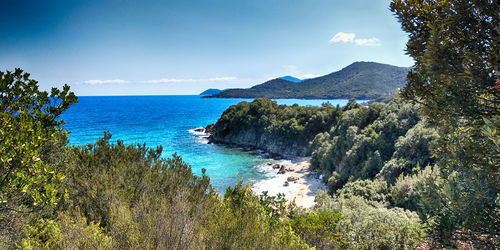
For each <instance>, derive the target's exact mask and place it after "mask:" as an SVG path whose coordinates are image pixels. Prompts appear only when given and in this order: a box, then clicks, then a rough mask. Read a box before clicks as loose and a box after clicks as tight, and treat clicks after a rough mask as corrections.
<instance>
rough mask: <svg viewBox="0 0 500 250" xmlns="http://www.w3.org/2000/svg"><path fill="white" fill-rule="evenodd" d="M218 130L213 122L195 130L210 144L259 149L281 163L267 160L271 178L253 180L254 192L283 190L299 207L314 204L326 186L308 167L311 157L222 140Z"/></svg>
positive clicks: (289, 199) (308, 206)
mask: <svg viewBox="0 0 500 250" xmlns="http://www.w3.org/2000/svg"><path fill="white" fill-rule="evenodd" d="M215 129H216V125H215V124H210V125H207V126H206V127H205V128H197V129H194V131H195V132H197V133H204V134H205V136H208V140H209V142H208V143H215V144H221V145H224V146H230V147H239V148H242V149H243V150H247V151H251V150H260V151H261V153H260V154H261V156H262V157H264V158H268V159H270V160H278V162H268V163H267V164H265V166H263V168H264V169H263V171H265V172H269V173H270V174H271V178H270V179H268V180H264V181H260V182H257V183H254V184H253V186H252V189H253V190H254V192H255V193H257V194H260V193H262V192H264V191H267V192H268V194H269V195H277V194H278V193H283V194H285V198H286V199H287V200H288V202H289V203H292V202H295V204H296V205H297V206H299V207H303V208H310V207H312V206H314V204H315V201H314V197H315V195H316V193H317V191H318V190H325V189H326V185H325V184H324V183H323V181H322V180H321V179H322V178H321V177H322V176H321V175H319V174H318V173H316V172H313V171H311V170H310V169H309V166H310V163H309V159H310V158H309V157H304V156H303V155H301V156H296V155H295V156H292V155H286V154H285V155H284V154H279V153H276V152H269V151H268V150H266V148H260V147H256V146H254V145H248V144H240V143H234V142H227V141H220V140H217V139H216V138H214V136H213V135H214V133H215Z"/></svg>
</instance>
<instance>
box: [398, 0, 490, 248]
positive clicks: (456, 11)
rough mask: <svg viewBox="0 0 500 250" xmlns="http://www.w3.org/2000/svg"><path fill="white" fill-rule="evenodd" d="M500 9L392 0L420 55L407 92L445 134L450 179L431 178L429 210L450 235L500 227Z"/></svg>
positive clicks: (439, 149) (474, 1)
mask: <svg viewBox="0 0 500 250" xmlns="http://www.w3.org/2000/svg"><path fill="white" fill-rule="evenodd" d="M499 9H500V3H499V2H498V1H495V0H468V1H466V0H453V1H445V0H418V1H414V0H393V1H392V3H391V10H392V11H393V12H394V13H395V14H396V16H397V18H398V20H399V21H400V22H401V25H402V28H403V30H404V31H406V32H408V33H409V41H408V43H407V50H406V51H407V54H409V55H410V56H411V57H413V59H414V60H415V66H414V67H413V68H412V70H411V71H410V72H409V74H408V77H407V81H408V84H407V86H406V87H405V88H404V89H403V91H402V95H403V96H404V97H406V98H408V99H410V100H413V101H415V102H419V103H421V104H422V106H423V111H424V113H425V114H426V115H427V116H428V118H429V121H430V122H431V124H432V125H434V126H435V127H436V128H437V130H438V133H439V141H438V143H437V145H436V147H435V148H434V154H435V155H436V156H437V160H438V163H437V164H438V165H439V168H440V170H441V178H442V182H440V183H429V185H428V186H429V189H428V190H427V191H429V192H427V195H424V197H423V201H424V202H423V203H424V208H423V210H424V214H426V216H427V218H426V219H427V220H428V222H429V224H430V225H431V228H433V233H434V236H437V237H438V239H439V240H441V241H444V242H449V239H450V237H451V236H452V235H454V234H455V233H456V232H457V231H459V230H461V231H463V232H466V233H470V235H469V236H471V235H472V236H474V235H477V234H484V233H487V234H490V235H492V236H495V235H496V234H497V233H498V232H499V230H500V229H499V227H500V219H499V215H498V213H497V212H496V211H498V205H499V204H498V202H495V201H496V200H498V193H499V190H500V172H499V167H500V161H499V158H500V157H499V154H498V152H499V150H498V143H497V142H496V139H492V138H498V137H497V136H498V133H499V132H500V129H499V128H500V127H499V126H497V125H498V124H499V123H500V122H498V121H499V117H500V106H499V104H500V103H499V95H500V88H499V87H500V80H499V77H500V74H499V67H500V50H499V43H500V37H499V33H500V28H499V22H500V15H499V11H498V10H499ZM492 124H493V125H492Z"/></svg>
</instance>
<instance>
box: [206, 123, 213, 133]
mask: <svg viewBox="0 0 500 250" xmlns="http://www.w3.org/2000/svg"><path fill="white" fill-rule="evenodd" d="M214 132H215V124H214V123H212V124H208V125H207V126H206V127H205V133H206V134H210V135H211V134H213V133H214Z"/></svg>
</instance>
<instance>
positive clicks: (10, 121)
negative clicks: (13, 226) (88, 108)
mask: <svg viewBox="0 0 500 250" xmlns="http://www.w3.org/2000/svg"><path fill="white" fill-rule="evenodd" d="M0 98H1V99H0V112H1V114H0V152H1V155H0V157H1V158H0V219H2V218H3V216H1V213H3V212H5V211H14V210H15V211H22V212H26V211H30V210H31V209H33V208H36V207H39V206H42V205H45V204H54V203H56V202H57V200H58V198H59V197H60V192H58V190H59V189H58V185H59V184H61V183H62V179H63V178H64V176H63V175H61V174H59V173H57V172H55V171H54V170H53V168H52V167H51V166H49V165H47V164H45V163H44V162H43V161H42V160H41V159H40V154H39V153H40V150H41V148H42V147H43V146H44V145H45V143H47V142H49V141H52V140H54V139H55V138H56V137H57V135H58V134H60V133H66V132H65V131H63V129H62V128H61V126H62V125H63V124H64V121H62V120H61V119H59V116H60V115H61V114H62V113H63V112H64V111H65V110H66V109H68V108H69V106H70V105H71V104H73V103H76V101H77V97H76V96H75V95H74V93H73V92H70V91H69V86H68V85H64V87H63V89H62V90H59V89H56V88H53V89H52V91H51V93H50V95H49V94H48V93H47V92H46V91H40V90H39V89H38V82H37V81H35V80H32V79H30V78H29V74H28V73H24V72H23V71H22V70H21V69H16V70H15V71H14V72H10V71H7V72H5V73H4V72H1V71H0Z"/></svg>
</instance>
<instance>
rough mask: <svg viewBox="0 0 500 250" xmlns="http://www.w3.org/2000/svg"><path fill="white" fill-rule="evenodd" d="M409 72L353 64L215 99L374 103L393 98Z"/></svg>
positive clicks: (400, 69)
mask: <svg viewBox="0 0 500 250" xmlns="http://www.w3.org/2000/svg"><path fill="white" fill-rule="evenodd" d="M407 73H408V68H402V67H396V66H391V65H387V64H380V63H373V62H355V63H353V64H351V65H349V66H347V67H345V68H344V69H342V70H340V71H338V72H333V73H331V74H328V75H325V76H320V77H316V78H312V79H307V80H305V81H301V82H296V81H288V80H286V79H283V78H277V79H273V80H270V81H267V82H265V83H262V84H259V85H256V86H253V87H252V88H249V89H229V90H225V91H222V92H221V93H219V94H216V95H213V96H211V97H215V98H271V99H273V98H299V99H300V98H305V99H341V98H351V97H354V98H357V99H375V98H378V97H381V96H393V95H394V94H395V93H396V90H397V89H398V88H402V87H403V86H404V85H405V77H406V74H407Z"/></svg>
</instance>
